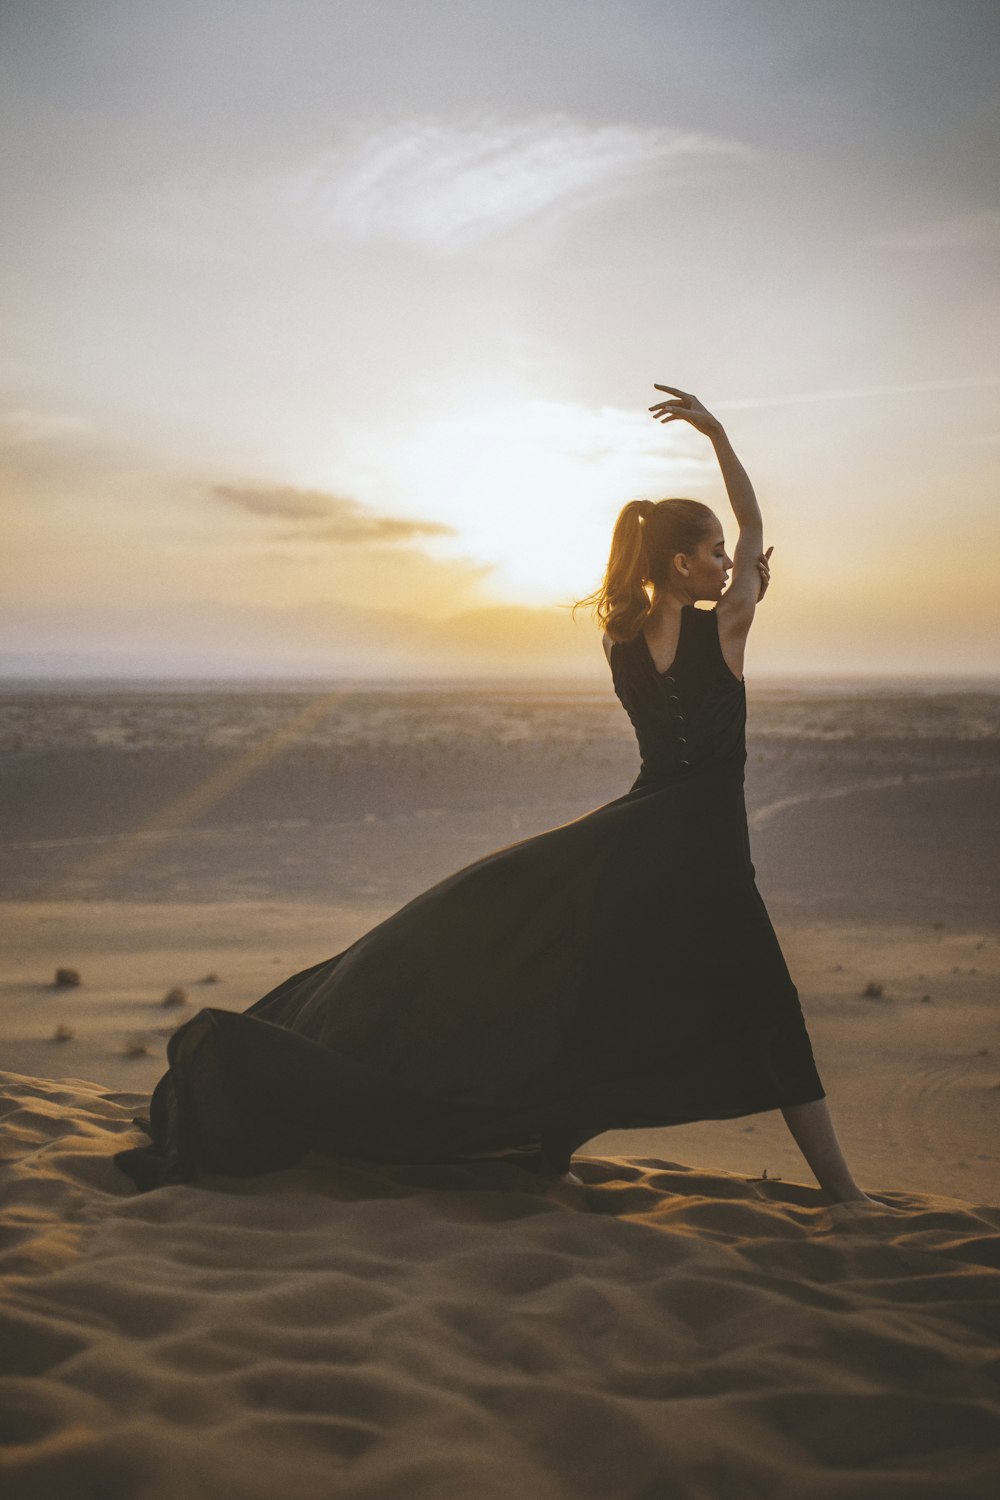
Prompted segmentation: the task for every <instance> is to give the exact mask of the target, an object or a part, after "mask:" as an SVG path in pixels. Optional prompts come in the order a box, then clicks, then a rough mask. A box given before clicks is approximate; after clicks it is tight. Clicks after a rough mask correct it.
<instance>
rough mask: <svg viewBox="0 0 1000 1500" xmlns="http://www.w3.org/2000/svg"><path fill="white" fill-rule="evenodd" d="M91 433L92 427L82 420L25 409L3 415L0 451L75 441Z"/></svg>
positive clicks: (54, 413) (1, 417)
mask: <svg viewBox="0 0 1000 1500" xmlns="http://www.w3.org/2000/svg"><path fill="white" fill-rule="evenodd" d="M88 429H89V423H88V422H87V421H86V420H85V419H84V418H83V417H77V416H70V415H67V414H64V413H62V412H48V411H34V410H32V409H31V408H30V407H25V406H22V407H18V408H16V409H15V410H13V411H0V447H4V448H6V447H14V446H20V445H21V444H23V443H40V442H51V441H53V440H58V439H60V438H67V437H68V438H75V437H77V436H78V435H79V434H80V433H83V432H87V431H88Z"/></svg>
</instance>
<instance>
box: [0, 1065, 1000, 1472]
mask: <svg viewBox="0 0 1000 1500" xmlns="http://www.w3.org/2000/svg"><path fill="white" fill-rule="evenodd" d="M142 1098H143V1096H142V1095H140V1094H133V1093H120V1092H114V1091H109V1090H106V1089H104V1088H102V1087H101V1086H100V1085H98V1084H94V1083H89V1082H86V1081H80V1080H66V1081H63V1082H60V1083H55V1082H47V1081H45V1080H39V1079H33V1078H26V1077H21V1076H18V1075H16V1074H5V1075H2V1076H0V1101H2V1108H3V1110H4V1111H5V1115H6V1119H5V1124H6V1131H5V1138H6V1143H7V1145H6V1150H7V1155H8V1161H7V1165H6V1169H5V1188H4V1209H3V1214H4V1225H5V1231H6V1232H5V1236H4V1241H3V1244H4V1249H3V1252H2V1255H0V1273H2V1276H3V1283H4V1293H5V1295H4V1301H3V1310H2V1313H0V1327H2V1335H3V1336H2V1338H0V1348H2V1350H3V1355H2V1361H3V1367H4V1372H5V1373H4V1376H3V1379H2V1384H0V1393H2V1398H3V1410H4V1414H5V1415H4V1428H5V1436H6V1440H7V1446H6V1447H5V1449H4V1450H3V1451H4V1457H3V1464H4V1470H5V1472H4V1476H3V1477H4V1481H5V1493H6V1494H7V1495H9V1496H11V1497H12V1500H14V1497H17V1500H22V1497H32V1500H35V1497H37V1500H49V1497H53V1496H58V1497H77V1496H80V1497H81V1500H82V1497H84V1496H86V1497H91V1496H100V1497H101V1500H116V1497H122V1500H124V1497H130V1500H131V1497H138V1496H141V1497H143V1500H147V1497H148V1500H157V1497H164V1500H167V1497H169V1500H175V1497H178V1496H180V1495H199V1496H202V1497H216V1496H218V1497H220V1500H221V1497H226V1500H229V1497H232V1496H234V1495H239V1496H241V1497H245V1500H257V1497H259V1500H273V1497H274V1496H275V1495H287V1496H291V1497H295V1500H311V1497H314V1496H315V1497H316V1500H320V1497H322V1500H326V1497H328V1496H330V1495H337V1496H343V1497H359V1500H360V1497H366V1500H367V1497H378V1500H390V1497H392V1500H397V1497H398V1500H422V1497H426V1500H442V1497H454V1500H466V1497H473V1496H474V1497H477V1500H478V1497H487V1500H492V1497H495V1500H508V1497H509V1496H511V1495H512V1494H520V1495H524V1496H526V1497H531V1500H564V1497H566V1496H577V1495H579V1496H600V1497H609V1500H610V1497H614V1500H654V1497H655V1500H658V1497H661V1496H662V1497H675V1496H676V1497H692V1500H694V1497H699V1500H701V1497H705V1496H727V1497H728V1496H733V1497H737V1496H764V1495H767V1496H773V1497H786V1500H799V1497H801V1496H804V1495H809V1496H810V1497H816V1500H824V1497H828V1500H860V1497H868V1500H893V1497H900V1500H901V1497H906V1500H913V1497H918V1496H925V1497H927V1500H951V1497H959V1496H961V1497H970V1496H984V1497H985V1496H987V1495H992V1494H994V1493H995V1489H994V1488H993V1487H992V1486H993V1485H994V1484H995V1459H996V1454H997V1451H998V1446H1000V1392H998V1390H997V1382H996V1374H997V1363H998V1361H997V1348H996V1342H995V1336H996V1332H997V1327H998V1323H1000V1209H997V1208H990V1207H982V1206H976V1205H974V1204H970V1203H962V1202H957V1201H955V1200H954V1199H952V1198H945V1197H939V1196H932V1195H927V1194H915V1193H905V1192H900V1191H893V1192H887V1193H885V1194H884V1199H885V1203H886V1207H885V1208H884V1209H882V1208H880V1209H875V1210H868V1209H863V1208H862V1209H857V1208H855V1207H853V1206H849V1205H841V1206H837V1207H832V1208H831V1207H823V1206H820V1205H818V1204H817V1203H816V1201H815V1199H816V1195H815V1193H813V1192H811V1191H810V1190H808V1189H806V1188H804V1187H800V1186H796V1185H794V1184H792V1183H785V1182H773V1181H767V1182H759V1181H747V1180H745V1179H743V1178H741V1177H738V1176H734V1175H730V1174H727V1173H724V1172H720V1171H707V1170H698V1169H695V1168H692V1167H690V1166H688V1165H686V1164H685V1165H678V1164H675V1163H673V1162H671V1161H669V1160H659V1159H656V1160H650V1159H643V1158H638V1157H620V1156H619V1157H614V1156H603V1155H599V1154H597V1155H593V1154H589V1153H588V1154H584V1155H582V1156H581V1157H579V1158H578V1159H577V1171H578V1173H579V1175H580V1176H581V1177H582V1179H583V1184H584V1185H583V1186H582V1187H581V1188H568V1187H563V1186H561V1185H560V1186H559V1187H557V1188H554V1189H553V1188H547V1187H546V1185H545V1184H544V1183H543V1182H542V1181H541V1180H540V1179H538V1178H537V1177H533V1176H532V1175H531V1174H530V1173H528V1172H526V1171H525V1170H524V1169H523V1168H521V1167H518V1166H516V1165H514V1164H512V1163H499V1162H498V1163H476V1164H467V1165H464V1166H449V1167H436V1168H428V1167H413V1166H409V1167H402V1166H401V1167H382V1166H378V1167H373V1166H365V1165H360V1164H357V1163H349V1162H344V1161H339V1160H338V1159H336V1158H333V1157H328V1156H327V1157H324V1156H320V1155H319V1154H318V1153H313V1154H312V1155H311V1156H310V1157H309V1158H308V1159H307V1161H306V1162H305V1163H304V1164H303V1165H302V1166H300V1167H298V1168H295V1169H293V1170H291V1171H287V1172H282V1173H275V1174H271V1175H270V1176H268V1177H266V1178H259V1179H253V1180H249V1181H240V1180H238V1179H231V1178H212V1179H206V1180H205V1181H203V1182H201V1183H199V1184H198V1185H190V1186H179V1187H170V1188H165V1189H160V1190H158V1191H156V1192H154V1193H149V1194H142V1195H138V1194H135V1193H134V1192H133V1191H132V1189H131V1186H130V1185H129V1184H128V1183H127V1181H126V1180H125V1179H124V1178H122V1177H121V1175H120V1174H119V1173H118V1172H117V1171H116V1169H115V1168H114V1166H113V1164H112V1162H111V1153H112V1152H113V1151H114V1150H116V1149H120V1148H121V1147H122V1146H123V1145H124V1144H125V1143H127V1142H128V1141H129V1140H131V1139H132V1137H133V1135H134V1133H135V1132H134V1127H133V1126H132V1124H131V1116H132V1113H133V1110H134V1109H135V1108H136V1106H137V1105H139V1104H141V1102H142ZM891 1210H892V1211H891Z"/></svg>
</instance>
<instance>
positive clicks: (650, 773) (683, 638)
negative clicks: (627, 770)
mask: <svg viewBox="0 0 1000 1500" xmlns="http://www.w3.org/2000/svg"><path fill="white" fill-rule="evenodd" d="M611 675H612V679H613V681H614V688H615V693H616V694H617V696H618V698H619V699H620V701H621V704H622V707H623V708H624V709H625V712H626V713H627V714H628V716H629V718H630V720H631V721H632V727H633V728H634V730H635V735H636V739H637V741H638V744H639V754H640V757H641V761H642V764H641V767H640V770H639V776H638V778H637V780H636V782H635V785H634V787H633V788H632V790H633V791H634V790H636V789H637V788H640V787H646V786H654V785H656V786H659V785H663V784H664V783H665V782H672V781H682V780H684V779H685V778H686V777H688V776H691V775H693V774H695V773H696V772H698V771H702V770H705V769H707V768H708V767H710V766H717V765H723V764H726V765H732V767H733V769H734V770H736V771H738V773H739V775H740V778H741V779H742V775H743V768H744V766H745V764H746V687H745V684H744V683H743V682H741V681H740V680H739V679H738V678H737V677H735V676H734V675H733V672H732V670H731V669H730V667H729V665H728V663H727V661H726V659H725V657H724V656H723V654H722V646H721V644H720V641H719V622H718V617H717V616H716V613H715V610H714V609H696V608H695V606H694V605H693V604H685V605H684V606H683V608H682V610H681V618H680V632H679V635H678V640H677V650H676V652H675V655H674V659H673V661H672V662H671V664H670V666H669V668H668V669H667V670H666V671H665V672H661V671H659V669H658V668H657V666H656V663H655V662H654V661H653V658H652V655H651V653H650V650H649V645H648V644H647V641H646V637H645V635H644V634H643V632H642V631H641V630H640V631H639V633H638V634H637V635H636V636H635V637H634V639H632V640H631V641H624V642H615V643H614V644H613V645H612V647H611Z"/></svg>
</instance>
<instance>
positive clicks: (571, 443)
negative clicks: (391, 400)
mask: <svg viewBox="0 0 1000 1500" xmlns="http://www.w3.org/2000/svg"><path fill="white" fill-rule="evenodd" d="M704 467H705V465H704V461H703V459H702V458H701V456H700V455H698V454H697V453H696V452H695V451H693V445H692V444H691V443H690V441H689V440H688V439H687V438H686V437H684V436H683V435H680V434H676V435H675V434H669V435H668V434H666V433H664V431H663V429H662V428H658V427H656V426H655V424H652V423H649V422H648V421H644V420H643V418H642V417H641V416H637V415H634V414H633V413H631V412H625V411H619V410H616V409H614V408H609V407H605V408H602V409H600V410H597V411H593V410H589V409H587V408H585V407H582V406H574V405H570V404H559V403H555V402H544V401H529V402H525V403H523V404H521V405H519V406H515V407H507V408H504V409H499V410H492V411H488V412H482V413H478V414H470V415H467V416H463V417H461V418H457V419H454V420H445V421H440V422H435V423H432V424H429V425H426V426H424V427H423V428H421V429H420V431H419V432H417V433H416V434H414V435H413V436H412V437H411V438H410V439H409V441H408V442H406V443H405V445H404V447H403V450H402V454H401V460H400V478H399V494H400V499H401V501H402V502H403V503H405V504H406V505H407V506H409V507H412V508H413V510H414V511H415V512H417V513H419V514H421V515H428V516H432V517H434V518H435V519H440V520H444V521H447V522H449V523H450V524H452V525H453V526H454V527H455V528H456V531H457V535H456V537H454V538H450V539H435V538H430V539H428V541H427V542H426V544H425V545H426V547H427V550H428V551H431V552H433V553H434V554H435V555H440V556H447V555H449V554H450V553H451V552H454V551H461V552H464V553H465V554H466V555H468V554H469V553H472V554H473V555H474V556H475V557H476V558H478V559H482V560H483V561H486V562H490V563H492V564H494V565H495V567H496V571H495V573H494V574H493V576H492V579H491V587H492V589H493V591H494V592H495V594H496V596H497V598H498V599H501V598H502V599H503V600H504V601H505V602H515V603H523V604H550V603H554V602H557V601H559V600H562V599H565V598H567V597H569V596H570V595H574V594H578V593H582V592H588V591H589V590H590V589H591V588H593V587H594V585H595V584H596V583H597V582H598V581H599V579H600V575H601V574H602V572H603V569H604V565H605V563H606V561H607V550H608V546H609V543H610V537H611V526H612V524H613V522H614V519H615V516H616V515H617V513H618V510H619V509H620V507H621V506H622V505H623V504H624V503H625V501H626V500H629V499H631V498H633V497H634V496H636V495H640V494H650V495H652V496H654V497H655V496H656V495H659V494H663V493H667V492H668V487H674V488H676V487H677V486H678V485H680V484H682V483H686V484H687V485H688V486H689V487H690V485H691V484H692V483H693V482H696V481H697V479H698V478H699V477H700V476H701V475H702V473H703V471H704Z"/></svg>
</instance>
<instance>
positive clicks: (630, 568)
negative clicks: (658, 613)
mask: <svg viewBox="0 0 1000 1500" xmlns="http://www.w3.org/2000/svg"><path fill="white" fill-rule="evenodd" d="M655 509H656V504H655V502H654V501H652V500H630V501H629V502H628V504H627V505H625V506H623V507H622V509H621V511H620V512H619V515H618V519H617V521H616V522H615V529H614V531H613V532H612V535H611V554H610V556H609V558H608V566H607V568H606V570H605V573H604V581H603V583H602V584H601V587H600V588H599V589H595V591H594V593H592V594H588V595H587V597H586V598H585V599H579V600H577V602H576V604H574V606H573V610H574V613H575V612H576V610H577V609H580V608H583V607H584V606H586V605H590V606H591V607H592V609H593V613H594V614H595V615H596V617H597V621H598V623H599V624H600V625H602V626H603V627H604V629H605V630H606V631H607V633H608V635H609V636H610V637H611V639H612V640H613V641H630V640H632V638H633V637H634V636H635V635H637V634H638V632H639V630H640V629H641V627H642V623H643V621H644V620H645V618H646V616H647V615H648V614H649V607H650V605H649V595H648V594H647V592H646V587H645V581H646V579H647V577H648V576H649V557H648V545H647V538H646V523H647V521H648V519H649V517H650V516H651V515H652V513H653V511H654V510H655Z"/></svg>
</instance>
